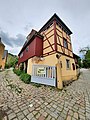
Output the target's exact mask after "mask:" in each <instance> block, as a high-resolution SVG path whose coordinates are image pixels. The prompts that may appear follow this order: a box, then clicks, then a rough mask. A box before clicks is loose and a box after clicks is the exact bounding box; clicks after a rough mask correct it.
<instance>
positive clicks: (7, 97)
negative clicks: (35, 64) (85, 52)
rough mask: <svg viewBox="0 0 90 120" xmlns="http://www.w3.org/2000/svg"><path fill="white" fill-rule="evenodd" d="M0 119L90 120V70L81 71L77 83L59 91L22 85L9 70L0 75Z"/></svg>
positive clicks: (47, 87)
mask: <svg viewBox="0 0 90 120" xmlns="http://www.w3.org/2000/svg"><path fill="white" fill-rule="evenodd" d="M0 115H1V116H2V117H3V118H4V119H6V117H5V116H8V120H90V70H84V69H83V70H81V75H80V77H79V80H77V81H75V82H73V83H72V84H71V85H69V86H67V87H66V88H64V89H63V90H62V91H61V90H57V89H55V88H53V87H49V86H43V85H42V86H41V87H36V86H33V85H32V84H25V83H23V82H22V81H21V80H19V77H18V76H16V75H15V74H14V73H13V71H12V70H10V69H9V70H6V71H3V72H0ZM0 120H1V119H0Z"/></svg>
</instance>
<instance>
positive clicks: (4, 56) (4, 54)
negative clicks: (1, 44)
mask: <svg viewBox="0 0 90 120" xmlns="http://www.w3.org/2000/svg"><path fill="white" fill-rule="evenodd" d="M7 55H8V50H4V53H3V56H2V59H5V58H7Z"/></svg>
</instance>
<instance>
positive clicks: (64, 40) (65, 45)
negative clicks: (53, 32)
mask: <svg viewBox="0 0 90 120" xmlns="http://www.w3.org/2000/svg"><path fill="white" fill-rule="evenodd" d="M63 46H64V48H67V49H68V42H67V40H66V39H65V38H63Z"/></svg>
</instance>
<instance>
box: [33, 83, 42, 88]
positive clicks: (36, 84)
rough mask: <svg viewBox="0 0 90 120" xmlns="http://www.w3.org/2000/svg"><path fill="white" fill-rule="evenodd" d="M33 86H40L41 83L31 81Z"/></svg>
mask: <svg viewBox="0 0 90 120" xmlns="http://www.w3.org/2000/svg"><path fill="white" fill-rule="evenodd" d="M31 84H32V85H33V86H35V87H37V88H38V87H41V86H42V85H41V84H39V83H31Z"/></svg>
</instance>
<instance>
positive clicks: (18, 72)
mask: <svg viewBox="0 0 90 120" xmlns="http://www.w3.org/2000/svg"><path fill="white" fill-rule="evenodd" d="M13 72H14V73H15V74H16V75H18V76H20V75H21V74H22V72H23V71H21V70H17V69H13Z"/></svg>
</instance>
